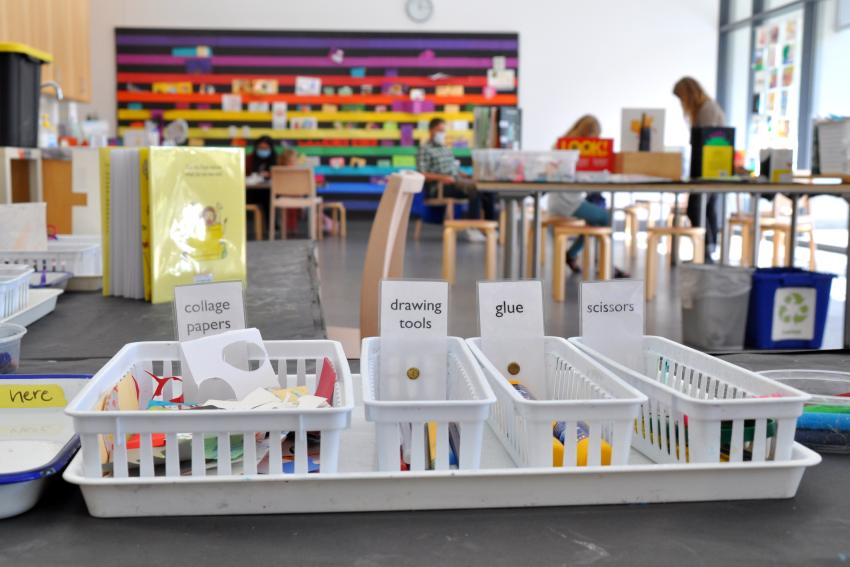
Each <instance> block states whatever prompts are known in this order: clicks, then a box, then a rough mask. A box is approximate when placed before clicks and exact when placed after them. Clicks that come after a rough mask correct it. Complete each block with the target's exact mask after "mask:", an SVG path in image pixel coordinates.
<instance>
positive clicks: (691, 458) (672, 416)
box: [570, 336, 809, 463]
mask: <svg viewBox="0 0 850 567" xmlns="http://www.w3.org/2000/svg"><path fill="white" fill-rule="evenodd" d="M570 342H572V343H573V344H575V345H577V346H578V347H580V348H581V349H583V350H584V351H585V352H586V353H588V354H589V355H590V356H592V357H593V358H595V359H596V360H598V361H599V362H601V363H602V365H603V366H605V367H606V368H608V369H609V370H611V371H612V372H614V374H616V375H617V376H618V377H619V378H621V379H623V380H624V381H625V382H626V383H628V384H629V385H631V386H633V387H634V388H636V389H638V390H640V391H641V392H642V393H643V394H645V395H646V396H647V397H648V398H649V401H648V402H647V403H645V404H643V405H642V406H641V409H640V415H639V416H638V419H637V422H636V423H635V427H636V431H635V436H634V438H633V439H634V441H633V445H634V447H635V448H636V449H637V450H638V451H640V452H641V453H643V454H644V455H646V456H647V457H649V458H650V459H652V460H653V461H655V462H657V463H719V462H726V461H728V462H741V461H753V462H758V461H766V460H774V461H785V460H788V459H790V458H791V449H792V447H793V445H794V431H795V429H796V427H797V418H798V417H799V416H800V415H801V414H802V413H803V404H804V403H805V402H806V401H808V400H809V396H808V395H807V394H804V393H803V392H800V391H799V390H795V389H794V388H790V387H788V386H785V385H783V384H780V383H779V382H776V381H774V380H770V379H768V378H765V377H763V376H759V375H758V374H756V373H754V372H751V371H749V370H745V369H743V368H740V367H738V366H735V365H733V364H729V363H728V362H725V361H723V360H719V359H717V358H714V357H712V356H710V355H708V354H705V353H702V352H699V351H696V350H694V349H690V348H688V347H685V346H683V345H680V344H678V343H675V342H673V341H670V340H667V339H664V338H661V337H652V336H646V337H643V341H642V344H641V349H642V353H643V365H642V367H641V368H628V367H626V366H624V365H622V364H620V363H619V362H616V361H614V360H612V359H611V358H608V357H606V356H604V355H602V354H600V353H599V352H597V351H596V350H594V349H591V348H590V347H588V346H587V345H586V344H585V343H584V342H583V341H582V339H581V338H572V339H570Z"/></svg>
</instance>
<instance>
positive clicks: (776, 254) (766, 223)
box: [728, 193, 817, 271]
mask: <svg viewBox="0 0 850 567" xmlns="http://www.w3.org/2000/svg"><path fill="white" fill-rule="evenodd" d="M735 198H736V208H737V211H736V212H735V213H733V214H731V215H730V216H729V222H728V224H729V234H730V235H731V234H733V233H734V231H735V229H736V228H740V231H741V247H742V248H741V265H742V266H753V265H754V264H753V253H752V251H753V215H751V214H747V213H744V212H743V207H742V205H741V194H740V193H738V194H737V195H736V196H735ZM799 205H800V212H801V213H802V214H800V215H799V216H798V217H797V234H798V235H803V234H805V235H807V236H808V241H809V269H810V270H812V271H814V270H815V269H816V262H815V252H816V251H817V243H816V242H815V234H814V228H815V227H814V221H813V219H812V217H811V216H810V215H809V197H808V196H807V195H806V196H803V197H800V202H799ZM792 206H793V205H792V201H791V200H790V199H789V198H787V197H785V196H784V195H776V196H775V197H774V199H773V207H772V208H771V210H769V211H764V212H763V213H762V214H761V219H760V220H759V232H760V234H761V236H762V238H764V237H765V236H766V235H767V233H772V234H773V266H774V267H778V266H781V265H783V264H784V257H785V256H784V255H783V254H782V249H783V248H784V249H785V255H787V253H788V248H787V243H788V242H790V240H791V239H790V233H791V218H790V217H791V207H792Z"/></svg>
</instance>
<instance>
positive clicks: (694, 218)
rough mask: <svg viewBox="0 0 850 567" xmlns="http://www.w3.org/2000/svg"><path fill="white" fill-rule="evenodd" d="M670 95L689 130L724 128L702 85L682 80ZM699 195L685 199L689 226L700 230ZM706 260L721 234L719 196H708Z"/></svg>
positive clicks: (719, 112) (720, 113)
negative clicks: (678, 104) (674, 96)
mask: <svg viewBox="0 0 850 567" xmlns="http://www.w3.org/2000/svg"><path fill="white" fill-rule="evenodd" d="M673 94H674V95H676V97H678V99H679V101H680V102H681V103H682V110H683V111H684V113H685V121H686V122H687V123H688V125H689V126H690V127H691V128H703V127H723V126H726V115H725V114H724V113H723V109H722V108H720V105H719V104H717V102H716V101H714V99H712V98H711V97H710V96H708V94H706V92H705V89H703V88H702V85H700V84H699V82H698V81H697V80H696V79H694V78H692V77H683V78H681V79H679V80H678V81H677V82H676V84H675V85H674V86H673ZM701 198H702V194H697V193H691V194H690V195H689V196H688V219H690V221H691V225H692V226H700V220H701V219H700V216H701V215H700V213H701V211H700V201H701ZM705 220H706V224H707V226H706V227H705V228H706V231H705V260H706V262H709V263H710V262H711V261H712V260H711V252H712V251H714V249H715V248H716V246H717V234H718V233H719V231H720V214H719V210H718V195H717V194H716V193H710V194H709V195H708V202H707V203H706V206H705Z"/></svg>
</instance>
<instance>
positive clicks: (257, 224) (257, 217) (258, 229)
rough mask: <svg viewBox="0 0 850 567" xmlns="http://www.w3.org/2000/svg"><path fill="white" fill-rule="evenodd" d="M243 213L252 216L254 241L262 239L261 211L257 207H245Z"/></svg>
mask: <svg viewBox="0 0 850 567" xmlns="http://www.w3.org/2000/svg"><path fill="white" fill-rule="evenodd" d="M245 212H246V213H251V214H253V215H254V240H262V239H263V210H262V209H261V208H260V206H259V205H245Z"/></svg>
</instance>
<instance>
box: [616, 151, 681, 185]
mask: <svg viewBox="0 0 850 567" xmlns="http://www.w3.org/2000/svg"><path fill="white" fill-rule="evenodd" d="M614 172H615V173H629V174H636V175H651V176H653V177H663V178H665V179H673V180H674V181H678V180H680V179H682V154H680V153H678V152H620V153H618V154H615V156H614Z"/></svg>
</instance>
